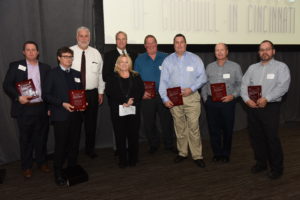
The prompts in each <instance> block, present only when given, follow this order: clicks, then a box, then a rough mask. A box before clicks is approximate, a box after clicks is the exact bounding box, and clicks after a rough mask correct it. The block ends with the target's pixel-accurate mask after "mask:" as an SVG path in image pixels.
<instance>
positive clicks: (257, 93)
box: [248, 85, 261, 103]
mask: <svg viewBox="0 0 300 200" xmlns="http://www.w3.org/2000/svg"><path fill="white" fill-rule="evenodd" d="M248 96H249V98H250V99H251V100H252V101H254V102H255V103H256V102H257V100H258V99H260V98H261V85H251V86H248Z"/></svg>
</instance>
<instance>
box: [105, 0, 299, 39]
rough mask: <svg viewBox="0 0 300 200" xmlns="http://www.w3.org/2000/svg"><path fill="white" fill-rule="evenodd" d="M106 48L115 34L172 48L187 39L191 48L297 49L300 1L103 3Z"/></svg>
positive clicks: (111, 0)
mask: <svg viewBox="0 0 300 200" xmlns="http://www.w3.org/2000/svg"><path fill="white" fill-rule="evenodd" d="M103 7H104V26H105V43H106V44H114V43H115V34H116V32H118V31H120V30H122V31H124V32H126V33H127V34H128V43H130V44H143V39H144V37H145V36H146V35H147V34H153V35H155V36H156V37H157V39H158V42H159V43H160V44H172V39H173V37H174V35H175V34H177V33H182V34H185V36H186V38H187V41H188V43H189V44H215V43H217V42H226V43H228V44H257V43H259V42H260V41H262V40H264V39H269V40H271V41H273V42H274V43H275V44H300V34H299V33H300V23H299V19H300V11H299V9H300V0H126V1H125V0H104V1H103Z"/></svg>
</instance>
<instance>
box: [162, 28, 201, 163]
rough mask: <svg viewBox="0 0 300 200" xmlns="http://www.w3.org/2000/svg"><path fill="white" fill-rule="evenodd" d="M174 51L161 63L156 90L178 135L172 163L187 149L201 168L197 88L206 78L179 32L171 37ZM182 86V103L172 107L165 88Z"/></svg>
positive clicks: (198, 96) (182, 156)
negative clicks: (176, 151) (157, 89)
mask: <svg viewBox="0 0 300 200" xmlns="http://www.w3.org/2000/svg"><path fill="white" fill-rule="evenodd" d="M173 42H174V49H175V52H174V53H172V54H171V55H169V56H168V57H166V59H165V60H164V62H163V64H162V71H161V77H160V86H159V93H160V95H161V97H162V99H163V102H164V104H165V106H166V107H168V108H170V111H171V114H172V116H173V120H174V128H175V133H176V137H177V148H178V151H179V153H178V155H177V156H176V158H175V160H174V162H175V163H179V162H182V161H183V160H185V159H186V158H187V156H188V148H190V151H191V154H192V158H193V160H194V162H195V163H196V165H197V166H199V167H201V168H204V167H205V162H204V160H203V156H202V145H201V137H200V129H199V116H200V113H201V105H200V94H199V92H198V89H199V88H201V87H202V86H203V85H204V84H205V83H206V81H207V77H206V74H205V69H204V66H203V62H202V60H201V59H200V58H199V57H198V56H197V55H195V54H193V53H191V52H188V51H186V46H187V44H186V39H185V36H184V35H182V34H177V35H176V36H175V37H174V40H173ZM174 87H181V95H182V97H183V105H179V106H174V104H173V103H172V102H171V101H170V99H169V98H168V97H167V89H168V88H174Z"/></svg>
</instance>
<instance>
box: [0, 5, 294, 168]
mask: <svg viewBox="0 0 300 200" xmlns="http://www.w3.org/2000/svg"><path fill="white" fill-rule="evenodd" d="M270 1H271V0H270ZM126 2H127V1H126ZM134 2H136V3H137V4H138V2H139V1H134ZM144 2H146V1H144ZM147 2H148V1H147ZM176 2H194V1H188V0H186V1H184V0H182V1H179V0H177V1H176ZM207 2H208V1H207ZM214 2H215V4H216V6H217V5H218V2H219V1H217V0H216V1H214ZM236 2H238V1H236ZM251 2H258V1H253V0H252V1H251ZM124 4H126V3H125V1H122V2H121V3H119V4H116V5H115V6H116V7H118V6H121V7H122V6H124ZM113 10H114V9H110V10H109V11H113ZM0 13H1V18H0V27H1V31H0V38H1V45H0V66H1V67H0V82H1V83H2V82H3V79H4V76H5V74H6V71H7V70H8V65H9V63H10V62H12V61H15V60H20V59H23V56H22V49H21V48H22V44H23V42H24V41H26V40H34V41H36V42H37V43H38V44H39V46H40V61H42V62H45V63H48V64H50V65H51V66H53V67H54V66H56V65H57V63H56V50H57V49H58V48H60V47H62V46H71V45H73V44H75V43H76V40H75V31H76V29H77V27H79V26H82V25H83V26H87V27H89V28H90V29H91V31H92V41H91V45H92V46H96V47H97V48H98V49H99V50H100V52H101V53H102V54H103V53H105V52H107V51H108V50H111V49H112V48H115V46H114V45H113V44H105V42H104V38H105V34H104V20H103V2H102V1H101V0H95V1H93V0H64V1H61V0H51V1H49V0H31V1H23V0H14V1H11V0H1V1H0ZM114 17H115V18H117V19H119V20H118V22H117V24H113V25H114V26H115V25H118V26H117V27H118V28H117V29H116V30H114V31H113V33H112V34H113V35H114V34H115V33H114V32H116V31H119V30H124V31H127V30H125V29H122V26H123V24H126V23H127V21H126V20H122V19H123V18H122V16H117V15H116V16H114ZM177 32H181V30H176V31H174V32H170V33H169V34H168V38H169V39H168V42H167V44H164V45H159V49H160V50H162V51H165V52H172V51H173V46H172V45H171V43H172V38H173V36H174V34H175V33H177ZM151 33H152V34H154V35H156V36H157V37H158V38H159V40H158V42H159V43H163V41H161V40H160V37H161V36H160V35H159V33H158V32H151ZM146 34H148V32H147V33H146V32H145V33H143V34H140V35H139V38H140V39H139V40H141V39H143V38H144V36H145V35H146ZM128 36H129V41H132V40H133V39H134V38H135V37H134V36H133V35H132V34H128ZM225 36H229V35H225ZM200 38H201V37H200ZM191 39H192V38H191V37H189V36H187V42H188V43H189V42H190V41H191ZM262 39H269V38H268V34H265V37H264V38H260V39H258V40H257V41H258V42H259V41H261V40H262ZM216 41H222V40H221V38H217V37H216ZM243 41H245V42H244V44H247V38H244V40H243ZM111 43H113V41H112V42H111ZM138 43H141V42H138ZM200 43H202V42H199V44H200ZM199 44H198V43H196V44H193V45H189V46H188V50H189V51H192V52H194V53H197V54H198V55H199V56H200V57H201V58H202V60H203V61H204V63H205V65H207V64H208V63H210V62H212V61H213V60H214V55H213V45H212V44H208V43H206V45H203V44H202V45H199ZM129 48H131V49H132V50H134V51H136V52H138V53H140V52H144V47H143V45H142V44H130V45H129ZM276 48H277V54H276V58H277V59H278V60H281V61H283V62H285V63H287V64H288V66H289V68H290V70H291V75H292V83H291V87H290V90H289V93H288V95H287V96H286V97H285V100H284V103H283V105H282V117H281V118H282V122H284V121H296V120H298V121H299V119H300V107H299V103H300V94H299V93H300V90H299V85H300V79H299V75H300V68H299V67H298V66H297V65H298V64H299V63H300V46H299V45H281V46H277V47H276ZM229 49H230V56H229V57H230V59H231V60H233V61H235V62H238V63H239V64H240V65H241V67H242V69H243V72H245V70H246V69H247V68H248V66H249V65H250V64H252V63H255V62H257V61H258V58H257V45H256V44H255V45H243V44H242V45H229ZM0 102H1V104H0V111H1V117H0V120H1V123H0V164H4V163H7V162H11V161H15V160H18V159H19V143H18V131H17V126H16V123H15V121H14V120H13V119H12V118H11V117H10V110H9V109H10V100H9V98H8V97H7V96H6V95H5V94H4V92H3V90H2V92H1V93H0ZM243 106H244V104H243V103H241V102H240V103H239V104H238V105H237V111H236V114H237V117H236V126H235V129H236V130H238V129H243V128H246V127H247V123H246V114H245V111H244V109H243ZM204 114H205V110H203V114H202V116H201V120H200V124H201V130H202V134H203V136H204V138H205V139H208V137H207V129H206V120H205V115H204ZM142 132H143V131H142V130H141V133H142ZM83 135H84V134H82V136H83ZM112 138H113V137H112V126H111V122H110V113H109V108H108V105H107V101H106V99H105V102H104V104H103V105H102V106H100V110H99V119H98V128H97V144H96V145H97V147H98V148H101V147H109V146H112V143H113V140H112ZM82 141H83V140H82ZM53 147H54V141H53V131H52V128H51V130H50V133H49V142H48V151H49V153H51V152H53ZM100 152H101V151H100ZM204 154H205V152H204ZM100 158H101V155H100Z"/></svg>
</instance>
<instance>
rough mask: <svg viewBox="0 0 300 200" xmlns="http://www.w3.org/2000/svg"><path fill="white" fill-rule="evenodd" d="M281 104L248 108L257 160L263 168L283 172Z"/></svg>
mask: <svg viewBox="0 0 300 200" xmlns="http://www.w3.org/2000/svg"><path fill="white" fill-rule="evenodd" d="M279 119H280V103H268V104H267V106H266V107H265V108H248V125H249V131H250V140H251V145H252V148H253V150H254V156H255V160H256V161H257V163H258V164H260V165H261V166H267V164H269V165H270V168H271V170H273V171H276V172H279V173H282V172H283V152H282V147H281V142H280V139H279V136H278V128H279Z"/></svg>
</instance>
